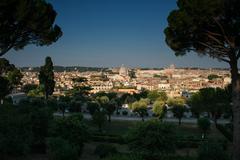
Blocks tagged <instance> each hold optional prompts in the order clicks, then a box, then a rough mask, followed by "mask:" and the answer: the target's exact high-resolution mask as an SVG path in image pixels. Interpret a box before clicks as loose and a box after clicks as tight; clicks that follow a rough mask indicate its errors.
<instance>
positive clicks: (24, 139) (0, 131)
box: [0, 105, 32, 157]
mask: <svg viewBox="0 0 240 160" xmlns="http://www.w3.org/2000/svg"><path fill="white" fill-rule="evenodd" d="M31 143H32V132H31V124H30V118H29V116H28V115H27V114H20V113H19V112H18V110H17V109H16V107H15V106H12V105H9V106H4V105H1V106H0V157H3V156H7V155H11V156H19V155H25V154H27V153H28V152H29V151H30V146H31Z"/></svg>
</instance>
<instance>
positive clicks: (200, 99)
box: [188, 88, 231, 121]
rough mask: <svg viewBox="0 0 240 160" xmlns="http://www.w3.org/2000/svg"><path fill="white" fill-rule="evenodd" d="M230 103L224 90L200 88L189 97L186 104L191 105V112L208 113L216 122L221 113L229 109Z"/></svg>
mask: <svg viewBox="0 0 240 160" xmlns="http://www.w3.org/2000/svg"><path fill="white" fill-rule="evenodd" d="M230 102H231V101H230V98H229V95H228V91H227V90H226V89H221V88H216V89H215V88H202V89H200V90H199V91H198V92H197V93H195V94H193V95H192V96H191V98H190V99H189V101H188V104H189V105H191V110H192V112H194V113H195V114H197V115H199V114H200V113H202V112H208V113H210V114H211V115H212V117H213V118H214V120H215V121H216V120H217V119H218V118H219V117H220V116H221V114H222V113H223V112H225V111H228V110H229V109H230V108H231V107H230Z"/></svg>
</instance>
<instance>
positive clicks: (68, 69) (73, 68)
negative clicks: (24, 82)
mask: <svg viewBox="0 0 240 160" xmlns="http://www.w3.org/2000/svg"><path fill="white" fill-rule="evenodd" d="M20 69H21V71H32V72H38V71H39V70H40V67H21V68H20ZM101 70H102V71H106V70H107V68H99V67H81V66H67V67H64V66H54V71H55V72H64V71H66V72H71V71H80V72H86V71H101Z"/></svg>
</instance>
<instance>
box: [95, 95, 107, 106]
mask: <svg viewBox="0 0 240 160" xmlns="http://www.w3.org/2000/svg"><path fill="white" fill-rule="evenodd" d="M96 99H97V101H98V103H99V104H100V106H101V107H104V105H106V104H107V103H108V102H109V98H108V97H107V96H101V97H97V98H96Z"/></svg>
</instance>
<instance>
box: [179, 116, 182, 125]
mask: <svg viewBox="0 0 240 160" xmlns="http://www.w3.org/2000/svg"><path fill="white" fill-rule="evenodd" d="M181 124H182V119H181V118H178V125H179V126H180V125H181Z"/></svg>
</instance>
